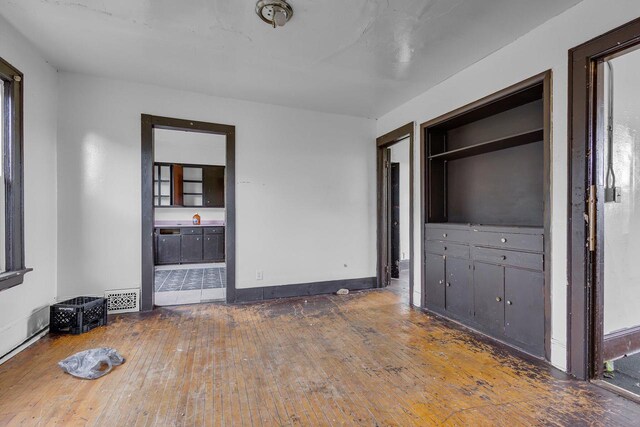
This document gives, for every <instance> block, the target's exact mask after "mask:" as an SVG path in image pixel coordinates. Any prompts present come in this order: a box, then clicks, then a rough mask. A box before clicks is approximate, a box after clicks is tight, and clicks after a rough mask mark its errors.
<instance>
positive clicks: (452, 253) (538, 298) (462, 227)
mask: <svg viewBox="0 0 640 427" xmlns="http://www.w3.org/2000/svg"><path fill="white" fill-rule="evenodd" d="M550 81H551V79H550V73H545V74H542V75H540V76H536V77H534V78H532V79H529V80H527V81H525V82H522V83H520V84H518V85H515V86H513V87H510V88H508V89H505V90H504V91H501V92H499V93H496V94H494V95H491V96H490V97H487V98H485V99H483V100H480V101H478V102H475V103H473V104H471V105H469V106H466V107H463V108H461V109H459V110H456V111H453V112H451V113H449V114H446V115H444V116H442V117H440V118H438V119H435V120H432V121H430V122H428V123H425V124H423V125H422V127H421V131H422V137H423V139H422V142H423V156H424V157H423V162H424V163H423V165H424V168H423V173H424V175H423V180H424V181H423V182H424V189H425V194H424V206H423V218H424V222H425V224H424V242H423V243H424V252H423V253H424V254H425V258H424V272H425V276H424V277H425V280H424V283H423V296H424V297H423V298H424V300H423V304H424V306H425V307H426V308H427V309H428V310H430V311H433V312H435V313H437V314H440V315H443V316H445V317H448V318H450V319H453V320H455V321H458V322H461V323H463V324H465V325H467V326H470V327H472V328H474V329H476V330H479V331H481V332H483V333H485V334H487V335H490V336H491V337H493V338H496V339H498V340H500V341H502V342H504V343H507V344H509V345H512V346H515V347H518V348H519V349H521V350H524V351H526V352H528V353H530V354H533V355H535V356H538V357H547V358H548V353H549V333H548V331H549V321H548V317H549V289H548V286H549V283H548V282H549V280H548V243H549V232H548V231H549V211H548V209H549V138H550V106H549V105H550V102H549V94H550Z"/></svg>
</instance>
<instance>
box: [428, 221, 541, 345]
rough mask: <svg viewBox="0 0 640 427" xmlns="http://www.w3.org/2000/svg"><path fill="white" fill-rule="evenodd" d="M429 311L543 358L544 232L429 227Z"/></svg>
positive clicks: (454, 226)
mask: <svg viewBox="0 0 640 427" xmlns="http://www.w3.org/2000/svg"><path fill="white" fill-rule="evenodd" d="M425 234H426V236H427V241H426V245H425V249H426V254H425V267H426V268H425V269H426V272H427V276H426V291H427V308H429V309H430V310H433V311H435V312H437V313H439V314H442V315H445V316H447V317H451V318H453V319H454V320H457V321H461V322H463V323H465V324H468V325H470V326H472V327H474V328H475V329H478V330H480V331H482V332H485V333H487V334H489V335H491V336H494V337H496V338H498V339H500V340H502V341H505V342H508V343H511V344H513V345H515V346H517V347H519V348H521V349H523V350H526V351H527V352H529V353H532V354H534V355H537V356H543V355H544V321H545V318H544V274H543V273H544V244H543V242H544V231H543V230H542V229H539V228H535V227H491V226H478V225H475V226H474V225H459V224H427V225H426V233H425Z"/></svg>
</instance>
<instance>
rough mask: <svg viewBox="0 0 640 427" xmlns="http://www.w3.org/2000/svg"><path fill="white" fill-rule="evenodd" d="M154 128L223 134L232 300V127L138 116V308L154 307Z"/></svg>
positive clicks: (231, 293)
mask: <svg viewBox="0 0 640 427" xmlns="http://www.w3.org/2000/svg"><path fill="white" fill-rule="evenodd" d="M154 129H165V130H178V131H188V132H199V133H210V134H215V135H224V136H225V137H226V165H225V166H226V178H225V235H226V237H225V257H226V260H225V263H226V269H227V302H234V301H235V293H236V192H235V182H236V180H235V156H236V150H235V144H236V142H235V140H236V128H235V126H231V125H222V124H217V123H208V122H198V121H193V120H183V119H174V118H169V117H160V116H152V115H148V114H143V115H142V156H141V166H142V181H141V182H142V206H141V207H142V283H141V292H140V309H141V310H142V311H150V310H153V307H154V288H153V282H154V275H155V263H154V256H153V253H154V239H153V232H154V207H153V164H154V160H155V159H154V135H153V134H154V132H153V130H154Z"/></svg>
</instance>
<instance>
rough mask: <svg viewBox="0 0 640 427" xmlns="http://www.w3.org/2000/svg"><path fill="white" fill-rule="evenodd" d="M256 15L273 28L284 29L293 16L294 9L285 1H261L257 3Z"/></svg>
mask: <svg viewBox="0 0 640 427" xmlns="http://www.w3.org/2000/svg"><path fill="white" fill-rule="evenodd" d="M256 13H257V14H258V16H259V17H260V19H262V20H263V21H264V22H266V23H267V24H269V25H271V26H272V27H273V28H276V27H284V24H286V23H287V22H289V20H290V19H291V17H292V16H293V8H292V7H291V5H290V4H289V3H287V2H286V1H285V0H260V1H258V3H256Z"/></svg>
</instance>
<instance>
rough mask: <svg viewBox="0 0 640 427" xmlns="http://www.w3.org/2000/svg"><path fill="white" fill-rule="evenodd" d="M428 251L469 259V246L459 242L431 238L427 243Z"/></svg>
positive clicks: (426, 249)
mask: <svg viewBox="0 0 640 427" xmlns="http://www.w3.org/2000/svg"><path fill="white" fill-rule="evenodd" d="M425 251H426V252H430V253H432V254H438V255H448V256H453V257H457V258H466V259H469V246H466V245H461V244H458V243H449V242H441V241H437V240H430V241H428V242H427V243H426V247H425Z"/></svg>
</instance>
